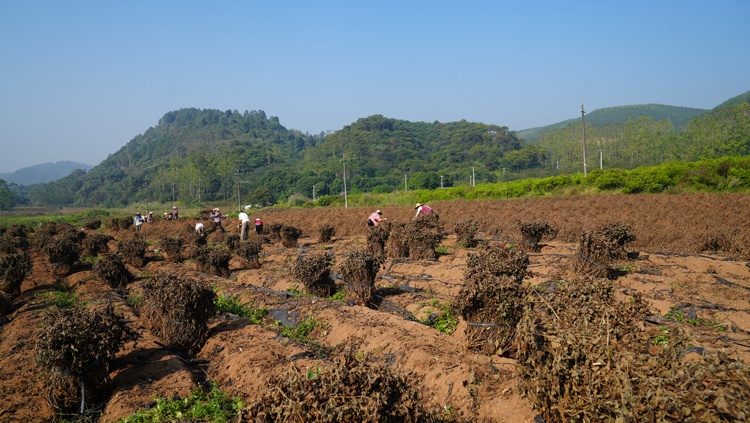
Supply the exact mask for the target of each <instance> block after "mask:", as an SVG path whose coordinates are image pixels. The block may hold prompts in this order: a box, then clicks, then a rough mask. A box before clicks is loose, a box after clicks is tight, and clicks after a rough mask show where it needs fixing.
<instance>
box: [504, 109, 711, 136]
mask: <svg viewBox="0 0 750 423" xmlns="http://www.w3.org/2000/svg"><path fill="white" fill-rule="evenodd" d="M705 112H707V110H705V109H696V108H691V107H679V106H666V105H663V104H640V105H631V106H615V107H605V108H603V109H596V110H593V111H591V112H588V113H586V117H585V120H586V124H587V125H591V126H594V127H601V126H604V125H612V124H621V125H623V124H625V123H627V121H628V120H630V119H637V118H639V117H643V116H645V117H650V118H652V119H653V120H657V121H658V120H668V121H670V122H671V123H672V127H673V128H674V129H676V130H679V129H682V128H684V127H685V125H686V124H687V122H688V121H689V120H690V119H693V118H695V117H697V116H700V115H701V114H703V113H705ZM580 124H581V118H580V117H578V118H574V119H568V120H564V121H562V122H558V123H553V124H552V125H547V126H539V127H536V128H530V129H524V130H521V131H516V134H517V135H518V137H519V138H521V139H523V140H525V141H526V142H533V141H536V140H537V138H539V135H540V134H542V133H543V132H546V131H550V130H554V129H561V128H565V127H567V126H570V125H580Z"/></svg>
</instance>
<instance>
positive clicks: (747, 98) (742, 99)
mask: <svg viewBox="0 0 750 423" xmlns="http://www.w3.org/2000/svg"><path fill="white" fill-rule="evenodd" d="M741 103H750V91H746V92H744V93H742V94H740V95H738V96H736V97H732V98H730V99H729V100H727V101H725V102H723V103H721V104H719V105H718V106H716V107H714V110H716V109H720V108H722V107H724V106H733V105H735V104H741Z"/></svg>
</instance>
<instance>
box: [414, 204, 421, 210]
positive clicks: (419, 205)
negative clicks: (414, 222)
mask: <svg viewBox="0 0 750 423" xmlns="http://www.w3.org/2000/svg"><path fill="white" fill-rule="evenodd" d="M420 207H422V203H417V205H416V206H414V208H415V209H418V208H420Z"/></svg>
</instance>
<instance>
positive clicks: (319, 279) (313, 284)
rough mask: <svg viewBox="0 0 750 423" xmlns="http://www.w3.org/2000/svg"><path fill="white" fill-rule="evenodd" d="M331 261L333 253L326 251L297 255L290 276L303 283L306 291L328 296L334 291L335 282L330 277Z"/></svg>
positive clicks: (332, 260) (332, 261)
mask: <svg viewBox="0 0 750 423" xmlns="http://www.w3.org/2000/svg"><path fill="white" fill-rule="evenodd" d="M333 263H334V257H333V255H330V254H326V253H317V254H311V255H307V256H306V255H299V256H297V261H296V262H295V263H294V266H292V278H293V279H294V280H295V281H296V282H298V283H301V284H303V285H304V286H305V289H306V290H307V292H308V293H310V294H313V295H316V296H318V297H323V298H325V297H330V296H331V295H333V294H334V293H335V292H336V283H335V282H334V281H333V279H332V278H331V270H332V266H333Z"/></svg>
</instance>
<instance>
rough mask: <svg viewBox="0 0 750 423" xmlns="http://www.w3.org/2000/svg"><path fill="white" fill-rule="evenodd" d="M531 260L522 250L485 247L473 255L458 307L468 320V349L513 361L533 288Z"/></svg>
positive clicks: (470, 258) (466, 272)
mask: <svg viewBox="0 0 750 423" xmlns="http://www.w3.org/2000/svg"><path fill="white" fill-rule="evenodd" d="M528 265H529V257H528V255H527V254H526V252H525V251H524V250H522V249H518V248H514V249H508V248H505V247H502V246H485V247H483V248H482V249H481V250H480V251H479V253H478V254H470V255H469V258H468V261H467V269H466V271H465V272H464V285H463V287H462V288H461V291H460V292H459V293H458V295H457V296H456V299H455V301H454V306H455V307H456V309H457V310H458V311H459V312H460V313H461V316H463V318H464V320H466V322H467V324H468V327H467V328H466V340H467V348H469V349H470V350H472V351H480V352H483V353H485V354H495V353H497V354H498V355H502V356H506V357H512V356H513V355H514V354H515V351H514V350H513V343H514V336H515V330H516V325H517V324H518V321H519V320H520V319H521V316H522V315H523V305H524V299H525V298H526V296H527V295H528V294H529V288H528V287H527V286H525V285H524V284H523V278H524V277H525V276H526V274H527V268H528Z"/></svg>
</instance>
